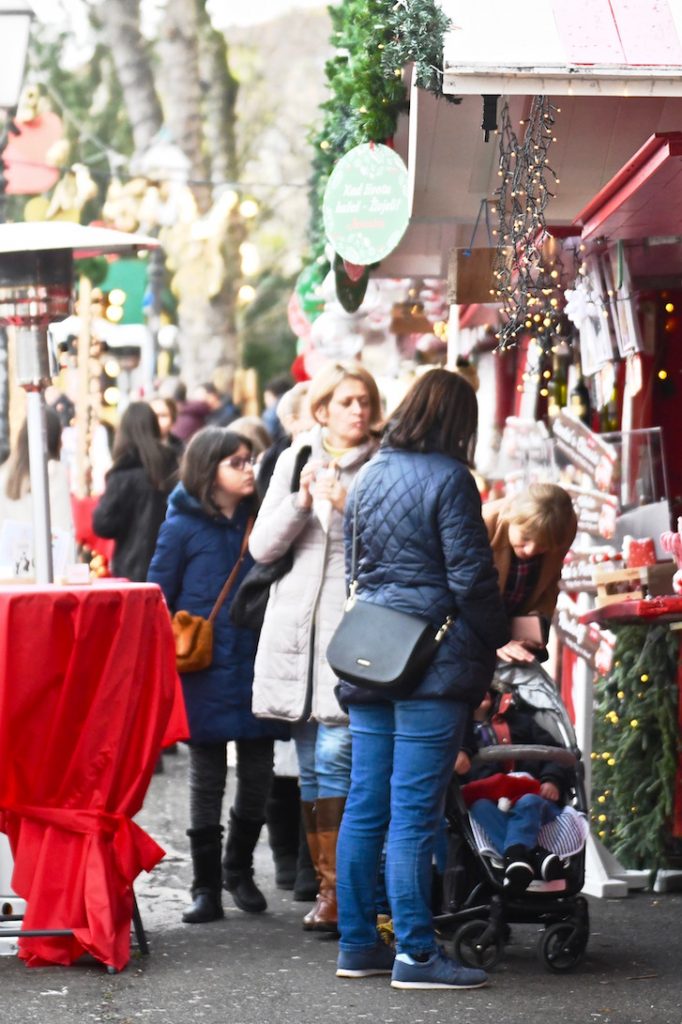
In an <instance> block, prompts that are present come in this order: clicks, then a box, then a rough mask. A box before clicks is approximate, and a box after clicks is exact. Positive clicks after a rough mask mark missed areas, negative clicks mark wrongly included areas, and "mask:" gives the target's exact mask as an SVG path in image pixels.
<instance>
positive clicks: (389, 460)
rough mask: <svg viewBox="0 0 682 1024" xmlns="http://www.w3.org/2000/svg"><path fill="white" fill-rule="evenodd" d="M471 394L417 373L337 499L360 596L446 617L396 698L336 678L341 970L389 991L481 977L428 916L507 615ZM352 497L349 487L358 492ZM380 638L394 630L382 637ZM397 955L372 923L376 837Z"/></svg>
mask: <svg viewBox="0 0 682 1024" xmlns="http://www.w3.org/2000/svg"><path fill="white" fill-rule="evenodd" d="M477 422H478V411H477V406H476V395H475V393H474V391H473V389H472V387H471V385H470V384H468V383H467V381H466V380H465V379H464V378H463V377H461V376H459V375H457V374H454V373H450V372H449V371H447V370H441V369H436V370H430V371H428V372H427V373H425V374H424V375H423V376H422V377H420V378H419V380H418V381H417V383H416V384H415V385H414V387H413V388H412V390H411V391H410V392H408V394H407V396H406V397H405V398H404V399H403V401H402V403H401V405H400V406H399V407H398V409H397V410H396V412H395V414H394V417H393V419H392V420H391V422H390V423H389V425H388V430H387V433H386V436H385V441H384V447H382V449H381V450H380V452H379V454H378V455H376V456H375V457H374V458H373V459H372V460H371V461H370V462H369V464H368V466H367V468H366V469H365V470H364V471H363V472H362V473H361V474H359V476H358V479H357V481H356V483H355V485H354V489H353V491H352V492H351V494H350V495H349V498H348V502H347V505H346V522H345V527H346V565H347V569H348V568H349V567H350V549H351V537H352V531H353V520H354V515H355V509H356V508H357V535H358V545H357V554H358V563H357V571H356V577H355V579H356V581H357V590H358V597H359V598H361V599H362V600H363V601H365V602H368V603H373V604H378V605H384V606H390V607H392V608H395V609H398V610H399V611H403V612H407V613H412V614H414V615H418V616H421V617H422V618H424V619H426V620H427V621H429V622H431V623H432V624H433V626H434V627H435V628H436V629H437V628H438V627H439V626H440V625H442V623H443V622H444V621H445V619H446V617H447V616H448V615H451V616H452V618H453V622H452V625H451V627H450V629H449V631H448V632H447V634H446V636H445V638H444V639H443V641H442V642H441V644H440V646H439V648H438V651H437V653H436V656H435V658H434V660H433V661H432V662H431V664H430V665H429V666H428V667H427V668H426V670H425V672H424V674H423V676H422V677H421V679H420V680H419V681H418V683H417V685H416V686H415V688H414V689H413V690H412V692H411V693H410V694H409V695H408V696H406V697H394V698H385V699H384V700H380V699H378V698H377V694H376V692H372V691H369V690H367V689H365V688H363V687H361V686H358V685H351V684H349V683H347V682H344V681H341V682H340V684H339V686H338V688H337V693H338V695H339V700H340V703H341V704H342V705H343V706H346V707H347V708H348V710H349V715H350V730H351V736H352V741H353V742H352V772H351V787H350V793H349V795H348V800H347V803H346V808H345V812H344V816H343V821H342V823H341V831H340V834H339V841H338V850H337V890H338V906H339V930H340V932H341V939H340V943H339V957H338V961H337V975H338V976H339V977H351V978H354V977H365V976H366V975H370V974H392V979H391V985H392V986H393V987H395V988H425V989H426V988H453V989H457V988H476V987H478V986H480V985H483V984H485V982H486V975H485V973H484V972H483V971H481V970H477V969H468V968H465V967H462V966H461V965H460V964H457V963H456V962H455V961H453V960H450V959H448V958H447V957H446V956H445V954H444V953H442V952H441V950H440V949H439V948H438V946H437V945H436V941H435V935H434V930H433V920H432V916H431V905H430V900H431V870H432V869H431V865H432V859H433V852H434V836H435V832H436V826H437V825H438V823H439V821H440V819H441V817H442V813H443V806H444V801H445V793H446V789H447V785H448V782H449V780H450V777H451V775H452V767H453V765H454V762H455V757H456V755H457V751H458V750H459V747H460V745H461V741H462V738H463V733H464V729H465V726H466V725H467V723H468V720H469V717H470V712H471V708H472V707H475V706H476V705H478V704H479V703H480V701H481V698H482V696H483V694H484V693H485V691H486V689H487V687H488V686H489V685H490V682H491V679H492V674H493V669H494V666H495V652H496V650H497V648H498V647H501V646H502V644H504V643H505V642H506V641H507V639H508V637H509V631H508V623H507V617H506V615H505V611H504V607H503V605H502V599H501V597H500V592H499V587H498V580H497V572H496V570H495V568H494V566H493V561H492V552H491V550H490V545H489V543H488V537H487V534H486V530H485V526H484V524H483V519H482V517H481V502H480V498H479V495H478V490H477V487H476V483H475V481H474V478H473V476H472V474H471V472H470V470H469V465H470V462H471V460H472V458H473V449H474V445H475V439H476V428H477ZM356 492H357V494H356ZM382 640H383V642H385V643H386V644H390V643H391V637H390V636H386V637H383V638H382ZM387 830H388V836H387V843H386V883H387V890H388V901H389V904H390V908H391V913H392V916H393V927H394V931H395V936H396V956H395V961H394V960H393V955H392V953H391V951H390V950H389V949H388V948H387V947H386V946H385V945H383V943H382V942H381V940H380V939H379V937H378V935H377V930H376V902H375V900H376V889H377V879H378V874H379V866H380V860H381V853H382V846H383V843H384V836H385V835H386V832H387Z"/></svg>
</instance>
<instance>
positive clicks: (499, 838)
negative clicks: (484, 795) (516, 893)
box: [469, 793, 561, 853]
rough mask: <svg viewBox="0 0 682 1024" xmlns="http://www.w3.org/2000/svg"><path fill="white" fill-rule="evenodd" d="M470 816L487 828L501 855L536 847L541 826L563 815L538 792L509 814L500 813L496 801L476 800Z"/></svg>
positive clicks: (518, 803) (516, 806)
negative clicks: (508, 851) (513, 849)
mask: <svg viewBox="0 0 682 1024" xmlns="http://www.w3.org/2000/svg"><path fill="white" fill-rule="evenodd" d="M469 813H470V814H471V816H472V818H475V820H476V821H477V822H478V824H479V825H480V826H481V827H482V828H484V829H485V831H486V832H487V833H488V836H489V837H490V839H491V840H492V844H493V846H494V847H495V849H496V850H497V852H498V853H504V851H505V850H506V849H508V848H509V847H510V846H517V845H520V846H527V847H528V849H530V850H532V849H533V847H534V846H537V842H538V832H539V831H540V829H541V827H542V826H543V825H545V824H546V823H547V822H549V821H554V819H555V818H556V817H557V816H558V815H559V814H561V808H560V807H557V805H556V804H555V803H552V801H551V800H545V798H544V797H542V796H537V795H536V794H535V793H526V794H525V795H524V796H522V797H520V799H518V800H517V801H516V803H515V804H513V805H512V807H511V808H510V809H509V811H501V810H500V808H499V807H498V806H497V804H496V803H495V802H494V801H493V800H477V801H476V803H475V804H472V806H471V808H470V810H469Z"/></svg>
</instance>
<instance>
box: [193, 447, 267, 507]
mask: <svg viewBox="0 0 682 1024" xmlns="http://www.w3.org/2000/svg"><path fill="white" fill-rule="evenodd" d="M242 447H244V448H248V450H249V451H250V452H252V451H253V445H252V444H251V442H250V441H249V439H248V438H246V437H242V435H241V434H235V433H234V432H233V431H232V430H225V428H224V427H204V428H203V430H199V431H197V433H196V434H194V436H193V437H192V439H191V440H190V442H189V444H188V445H187V449H186V451H185V454H184V455H183V457H182V464H181V466H180V480H181V481H182V483H183V484H184V485H185V490H186V491H187V493H188V494H191V495H192V497H193V498H196V499H197V501H198V502H200V504H201V507H202V508H203V510H204V512H206V513H208V515H210V516H215V515H220V509H219V508H218V506H217V505H216V504H215V502H214V501H213V496H212V495H213V485H214V483H215V478H216V473H217V472H218V466H219V464H220V463H221V462H222V461H223V459H229V457H230V455H234V453H235V452H236V451H238V450H239V449H240V448H242ZM248 500H249V501H252V502H253V507H254V510H255V503H256V501H257V499H256V496H255V491H254V496H253V498H249V499H248Z"/></svg>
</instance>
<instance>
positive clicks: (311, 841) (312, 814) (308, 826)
mask: <svg viewBox="0 0 682 1024" xmlns="http://www.w3.org/2000/svg"><path fill="white" fill-rule="evenodd" d="M301 818H302V820H303V827H304V829H305V837H306V840H307V842H308V849H309V850H310V859H311V860H312V862H313V867H314V869H315V874H316V876H317V884H318V887H319V884H320V866H319V860H320V844H319V842H318V836H317V806H316V804H315V803H314V802H313V801H312V800H301ZM319 899H320V897H319V893H318V895H317V896H316V897H315V903H314V905H313V907H312V908H311V909H310V910H309V911H308V913H307V914H306V915H305V917H304V918H303V930H304V931H306V932H309V931H312V929H313V926H314V922H315V914H316V912H317V909H318V903H319Z"/></svg>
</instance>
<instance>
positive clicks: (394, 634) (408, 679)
mask: <svg viewBox="0 0 682 1024" xmlns="http://www.w3.org/2000/svg"><path fill="white" fill-rule="evenodd" d="M359 490H360V488H359V486H358V485H356V488H355V496H354V502H353V539H352V547H351V584H350V590H349V594H348V599H347V601H346V605H345V608H344V612H343V617H342V619H341V621H340V623H339V625H338V626H337V627H336V630H335V631H334V635H333V637H332V639H331V641H330V643H329V646H328V648H327V661H328V662H329V664H330V665H331V667H332V669H333V670H334V672H335V674H336V675H337V676H338V677H339V679H344V680H346V681H347V682H349V683H356V684H357V685H358V686H363V687H365V688H366V689H368V690H374V691H376V693H377V695H379V694H384V695H385V696H386V697H402V696H406V695H407V694H409V693H410V691H411V690H414V689H415V687H416V686H418V685H419V682H420V681H421V678H422V676H423V675H424V672H425V671H426V669H427V668H428V666H429V664H430V663H431V662H432V661H433V659H434V657H435V656H436V652H437V650H438V647H439V645H440V643H441V642H442V640H443V639H444V637H445V636H446V634H447V632H448V630H449V629H450V626H451V625H452V618H451V616H449V615H448V617H447V618H446V620H445V622H444V623H443V624H442V626H440V627H435V626H434V625H433V624H432V623H430V622H429V621H428V620H427V619H424V618H422V617H421V616H419V615H413V614H411V613H409V612H401V611H398V610H397V609H395V608H390V607H388V606H386V605H380V604H373V603H371V602H370V601H363V600H362V599H361V598H360V597H358V594H357V589H358V581H357V557H358V494H359Z"/></svg>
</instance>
